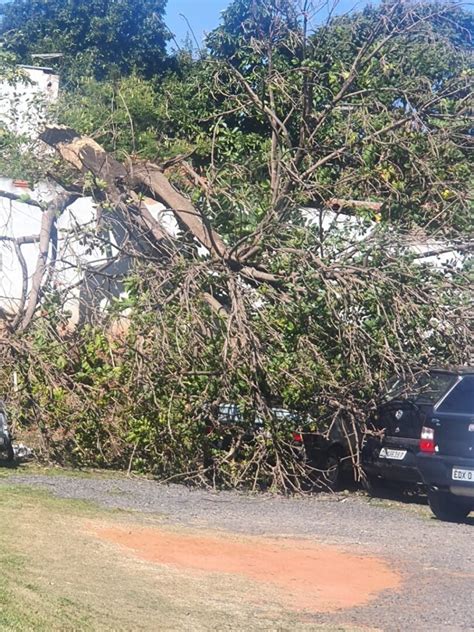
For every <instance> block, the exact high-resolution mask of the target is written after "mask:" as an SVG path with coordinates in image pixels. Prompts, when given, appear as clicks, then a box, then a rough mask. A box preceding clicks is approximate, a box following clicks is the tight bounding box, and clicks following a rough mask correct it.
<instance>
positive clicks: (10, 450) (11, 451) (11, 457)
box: [7, 441, 15, 463]
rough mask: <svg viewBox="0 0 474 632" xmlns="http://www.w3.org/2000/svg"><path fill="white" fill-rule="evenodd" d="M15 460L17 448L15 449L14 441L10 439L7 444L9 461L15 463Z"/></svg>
mask: <svg viewBox="0 0 474 632" xmlns="http://www.w3.org/2000/svg"><path fill="white" fill-rule="evenodd" d="M14 460H15V450H14V449H13V445H12V442H11V441H9V442H8V444H7V463H13V461H14Z"/></svg>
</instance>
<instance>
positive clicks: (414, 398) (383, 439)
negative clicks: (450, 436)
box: [361, 369, 466, 487]
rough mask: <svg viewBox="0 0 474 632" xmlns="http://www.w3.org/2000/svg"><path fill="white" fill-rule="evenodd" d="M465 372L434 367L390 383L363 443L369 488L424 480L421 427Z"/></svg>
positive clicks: (362, 455)
mask: <svg viewBox="0 0 474 632" xmlns="http://www.w3.org/2000/svg"><path fill="white" fill-rule="evenodd" d="M465 373H466V370H465V369H459V370H455V369H454V370H444V369H432V370H429V371H426V372H423V373H421V374H420V375H419V376H418V378H417V379H415V380H412V379H406V378H404V377H396V378H394V379H393V380H391V381H390V382H389V384H388V385H387V391H386V393H385V397H384V401H383V402H382V404H381V405H380V406H379V408H378V410H377V412H376V414H375V415H374V417H373V419H372V420H371V422H370V423H369V426H370V427H371V429H372V432H373V433H372V435H370V434H368V435H367V436H366V437H365V439H364V442H363V446H362V453H361V459H362V466H363V469H364V472H365V474H366V477H367V480H368V483H369V487H370V485H372V486H377V484H378V483H380V482H381V481H395V482H397V483H410V484H414V483H420V484H421V483H422V477H421V474H420V471H419V469H418V461H417V453H418V451H419V444H420V434H421V430H422V428H423V427H424V426H425V425H426V424H427V423H428V421H429V420H430V419H431V418H432V417H433V415H434V414H435V412H436V410H437V408H438V406H439V405H440V403H441V402H442V401H443V400H444V398H445V397H446V395H447V394H448V393H449V392H450V391H451V389H452V388H453V387H454V386H455V385H456V384H457V383H458V381H459V380H461V378H462V377H463V376H464V375H465Z"/></svg>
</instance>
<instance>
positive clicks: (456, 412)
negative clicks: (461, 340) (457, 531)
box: [416, 368, 474, 522]
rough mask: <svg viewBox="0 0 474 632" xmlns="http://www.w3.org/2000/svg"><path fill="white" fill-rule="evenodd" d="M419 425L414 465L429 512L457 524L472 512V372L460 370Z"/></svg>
mask: <svg viewBox="0 0 474 632" xmlns="http://www.w3.org/2000/svg"><path fill="white" fill-rule="evenodd" d="M454 377H455V380H454V382H453V383H452V385H451V387H450V388H449V390H447V391H446V393H445V394H444V396H443V397H442V398H441V399H440V400H439V401H438V402H437V403H436V405H435V406H434V407H433V411H432V413H431V414H430V415H429V416H427V418H426V419H425V420H424V421H423V426H422V429H421V434H420V441H419V452H418V454H417V457H416V463H417V466H418V469H419V471H420V474H421V477H422V479H423V482H424V483H425V485H426V488H427V492H428V501H429V504H430V507H431V510H432V511H433V513H434V514H435V516H436V517H437V518H439V519H440V520H447V521H450V522H458V521H462V520H464V519H465V518H466V517H467V516H468V514H469V513H470V512H471V511H474V369H473V368H470V369H463V370H461V371H459V372H458V373H457V374H456V375H455V376H454Z"/></svg>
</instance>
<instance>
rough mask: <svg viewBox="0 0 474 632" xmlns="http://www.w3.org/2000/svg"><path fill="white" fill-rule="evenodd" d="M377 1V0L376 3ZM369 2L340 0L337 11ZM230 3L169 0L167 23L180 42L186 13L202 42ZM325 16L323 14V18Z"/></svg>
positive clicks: (185, 28)
mask: <svg viewBox="0 0 474 632" xmlns="http://www.w3.org/2000/svg"><path fill="white" fill-rule="evenodd" d="M333 1H334V0H333ZM377 1H378V0H375V2H374V4H376V3H377ZM369 2H370V0H338V2H337V9H336V13H338V14H339V13H343V12H345V11H349V10H351V9H353V8H354V7H356V8H358V9H360V8H362V7H363V6H365V5H366V4H369ZM230 3H231V0H168V5H167V11H166V23H167V25H168V27H169V28H170V30H171V31H172V32H173V33H174V34H175V36H176V40H177V42H178V44H179V43H180V42H181V41H182V40H183V39H184V38H185V36H186V33H187V32H188V26H187V24H186V21H185V20H184V19H183V18H182V17H181V16H180V14H182V15H185V16H186V18H187V19H188V21H189V24H190V25H191V28H192V29H193V31H194V34H195V35H196V39H197V40H198V42H199V43H201V41H202V38H203V34H204V33H205V32H207V33H209V31H212V29H214V28H215V27H216V26H218V24H219V18H220V12H221V11H223V10H224V9H226V8H227V7H228V6H229V4H230ZM328 4H332V2H331V1H330V2H329V3H328ZM324 17H325V16H323V15H322V14H321V19H323V18H324Z"/></svg>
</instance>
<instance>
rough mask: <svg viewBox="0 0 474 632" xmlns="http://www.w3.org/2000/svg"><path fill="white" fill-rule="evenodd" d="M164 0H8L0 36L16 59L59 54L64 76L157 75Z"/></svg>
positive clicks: (162, 51)
mask: <svg viewBox="0 0 474 632" xmlns="http://www.w3.org/2000/svg"><path fill="white" fill-rule="evenodd" d="M165 4H166V3H165V0H114V1H113V2H109V1H108V0H79V1H76V0H67V1H64V0H11V1H10V2H8V3H7V4H6V5H5V6H4V7H2V12H3V17H2V21H1V23H0V37H1V40H2V42H3V47H4V49H5V50H6V51H9V52H12V53H14V54H15V55H16V56H17V59H18V60H19V61H20V62H22V63H30V62H31V55H32V54H34V53H37V54H38V53H39V54H42V53H62V54H63V55H64V57H63V61H62V64H63V65H62V70H63V72H64V74H65V76H66V77H67V78H68V79H70V80H72V81H76V80H78V79H79V78H80V77H81V76H83V75H92V76H95V77H98V78H104V77H114V76H119V75H120V74H129V73H131V72H132V71H136V72H137V73H139V74H141V75H143V76H147V77H149V76H152V75H155V74H161V73H162V72H163V70H164V69H165V67H166V64H167V54H166V43H167V41H168V40H169V38H170V35H169V33H168V31H167V29H166V27H165V25H164V22H163V15H164V11H165Z"/></svg>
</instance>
